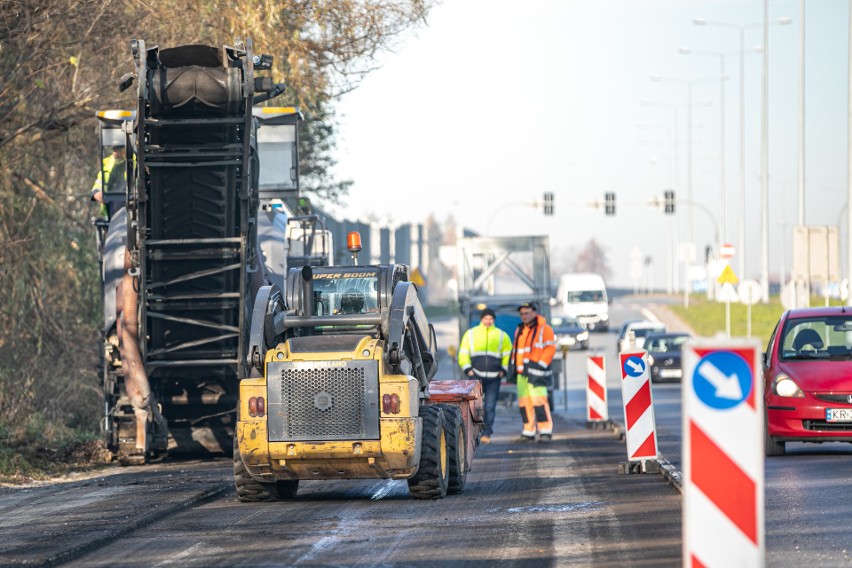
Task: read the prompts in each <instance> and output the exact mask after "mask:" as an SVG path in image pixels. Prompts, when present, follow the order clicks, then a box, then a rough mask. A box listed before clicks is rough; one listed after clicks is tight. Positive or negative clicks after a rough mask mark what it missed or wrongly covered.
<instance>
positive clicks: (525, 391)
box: [512, 302, 556, 442]
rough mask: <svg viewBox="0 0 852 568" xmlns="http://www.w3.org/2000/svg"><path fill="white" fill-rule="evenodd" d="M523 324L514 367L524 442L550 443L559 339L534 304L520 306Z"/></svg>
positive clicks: (517, 336) (514, 350)
mask: <svg viewBox="0 0 852 568" xmlns="http://www.w3.org/2000/svg"><path fill="white" fill-rule="evenodd" d="M518 313H519V314H520V316H521V323H520V324H518V327H517V329H516V330H515V340H514V342H513V345H512V366H513V370H514V371H515V372H516V373H517V382H518V408H520V411H521V417H522V419H523V421H524V429H523V431H522V432H521V438H520V439H521V441H524V442H527V441H532V440H535V434H536V430H538V434H539V441H540V442H549V441H550V439H551V438H552V436H553V418H552V416H551V415H550V405H549V404H548V402H547V389H548V387H551V386H553V372H552V371H551V369H550V363H551V362H552V361H553V356H554V355H555V354H556V337H555V335H554V333H553V328H552V327H550V326H549V325H548V324H547V322H546V321H545V319H544V317H543V316H540V315H538V307H537V306H536V305H535V304H534V303H531V302H527V303H524V304H521V305H520V306H519V307H518Z"/></svg>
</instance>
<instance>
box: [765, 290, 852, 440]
mask: <svg viewBox="0 0 852 568" xmlns="http://www.w3.org/2000/svg"><path fill="white" fill-rule="evenodd" d="M763 388H764V390H763V397H764V402H765V404H766V406H765V408H766V430H765V433H766V440H765V442H766V446H765V448H766V455H767V456H781V455H784V453H785V452H786V443H787V442H794V441H795V442H852V310H850V309H848V308H845V307H831V308H804V309H798V310H788V311H786V312H784V315H782V316H781V319H780V320H779V322H778V325H777V326H776V327H775V331H773V332H772V335H771V336H770V338H769V344H768V346H767V348H766V353H765V354H764V359H763Z"/></svg>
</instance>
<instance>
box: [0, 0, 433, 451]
mask: <svg viewBox="0 0 852 568" xmlns="http://www.w3.org/2000/svg"><path fill="white" fill-rule="evenodd" d="M430 5H431V1H430V0H231V1H228V2H225V1H224V0H159V1H157V2H146V1H141V0H98V1H91V0H0V290H2V293H0V432H2V431H3V430H4V428H5V427H6V426H7V425H9V427H10V428H20V427H22V426H23V425H24V422H25V420H27V419H28V417H32V416H36V415H38V416H40V417H42V418H43V419H45V420H48V421H51V422H52V423H54V424H65V425H69V424H70V425H76V426H80V425H82V426H86V427H88V428H89V429H91V430H93V431H94V430H95V429H96V428H97V422H98V418H99V410H98V408H99V404H100V401H99V397H100V395H99V394H98V393H99V391H100V387H99V385H97V380H96V373H95V368H96V367H97V359H98V349H97V347H96V346H97V340H96V339H97V337H96V336H97V332H96V330H97V329H98V317H99V316H98V314H99V311H100V306H99V301H100V298H99V291H98V285H97V282H98V279H99V277H100V276H99V274H98V264H97V259H96V251H95V247H94V245H93V243H92V241H93V231H92V230H91V228H90V217H91V215H92V214H93V213H94V209H93V206H92V205H91V203H90V202H89V198H88V193H89V191H88V190H89V188H90V187H91V184H92V181H93V179H94V177H95V167H96V164H97V163H98V159H99V157H98V156H97V144H96V143H95V142H96V139H95V136H96V134H95V119H94V114H95V111H97V110H101V109H106V108H128V107H132V106H133V104H134V93H133V91H134V90H133V89H131V90H129V91H127V92H125V93H123V94H122V93H119V92H118V89H117V88H116V86H117V80H118V78H119V77H120V76H121V75H122V74H124V73H126V72H131V71H134V68H133V62H132V60H131V58H130V49H129V41H130V39H131V38H143V39H146V40H147V41H148V42H149V45H151V44H154V43H157V44H159V45H160V46H162V47H173V46H177V45H183V44H189V43H207V44H211V45H221V44H224V43H231V42H233V41H234V40H236V39H245V38H248V37H251V38H252V39H253V41H254V45H255V49H256V50H257V51H260V52H263V53H271V54H272V55H274V56H275V64H276V68H275V70H274V71H275V75H276V79H277V80H283V81H284V82H286V83H287V85H288V92H287V94H286V97H287V100H286V102H288V103H295V104H299V105H301V106H303V108H304V110H305V111H306V113H307V114H308V117H309V118H315V124H317V125H318V126H317V127H315V128H314V129H313V134H312V135H310V136H306V139H310V140H312V143H311V147H310V148H308V149H309V152H307V153H306V155H307V156H308V158H310V157H311V155H310V151H313V149H314V148H318V150H317V151H318V152H320V153H319V154H314V158H315V159H314V160H313V161H309V162H308V163H305V164H303V168H304V172H305V174H306V176H307V177H310V176H319V177H317V178H315V179H319V180H320V182H318V183H316V184H315V189H316V190H317V191H318V192H320V191H321V190H323V189H324V190H326V193H325V195H326V196H327V197H330V198H334V197H335V196H339V195H340V194H341V193H342V192H345V191H346V187H347V186H346V184H345V182H340V183H338V184H337V185H334V184H333V183H332V181H333V180H330V179H329V178H323V177H322V176H323V175H325V174H324V173H323V172H328V171H329V170H330V166H331V165H333V160H330V159H329V156H330V153H331V150H332V149H333V142H330V141H331V140H333V134H334V125H333V120H332V119H331V118H330V116H331V109H330V108H329V106H330V104H331V102H332V101H333V99H334V97H335V96H337V95H339V94H341V93H344V92H346V91H348V90H351V89H352V88H354V87H355V86H357V84H358V81H359V80H360V79H361V78H362V77H363V76H364V74H365V73H367V72H369V71H370V70H371V69H373V68H374V67H375V66H376V62H375V56H376V54H377V53H378V52H379V51H380V50H382V49H387V48H391V47H393V46H394V45H395V42H396V41H397V40H398V39H399V38H400V37H401V36H402V34H403V33H404V32H406V30H409V29H411V28H412V27H413V26H415V25H417V24H419V23H421V22H423V21H424V19H425V16H426V14H427V11H428V9H429V7H430ZM323 152H324V154H322V153H323ZM317 156H319V158H317ZM329 175H330V174H329ZM0 443H2V439H0Z"/></svg>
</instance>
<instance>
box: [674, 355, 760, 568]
mask: <svg viewBox="0 0 852 568" xmlns="http://www.w3.org/2000/svg"><path fill="white" fill-rule="evenodd" d="M759 361H760V342H759V341H757V340H745V339H743V340H735V341H731V340H727V341H725V340H709V339H707V340H694V341H690V342H688V343H687V344H686V345H685V346H684V350H683V362H684V373H683V388H682V391H683V395H682V396H683V424H684V428H683V454H682V455H683V466H684V477H683V495H684V498H683V565H684V566H764V564H765V559H766V554H765V544H764V508H763V507H764V471H763V466H764V452H763V443H764V423H763V392H762V391H763V382H762V381H761V379H760V378H759V377H760V375H759V373H758V369H760V368H761V367H760V364H759ZM722 543H724V544H722Z"/></svg>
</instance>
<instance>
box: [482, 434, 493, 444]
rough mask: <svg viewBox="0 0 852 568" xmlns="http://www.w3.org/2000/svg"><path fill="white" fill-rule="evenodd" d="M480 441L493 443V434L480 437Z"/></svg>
mask: <svg viewBox="0 0 852 568" xmlns="http://www.w3.org/2000/svg"><path fill="white" fill-rule="evenodd" d="M479 443H480V444H490V443H491V436H483V437H481V438H480V439H479Z"/></svg>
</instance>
